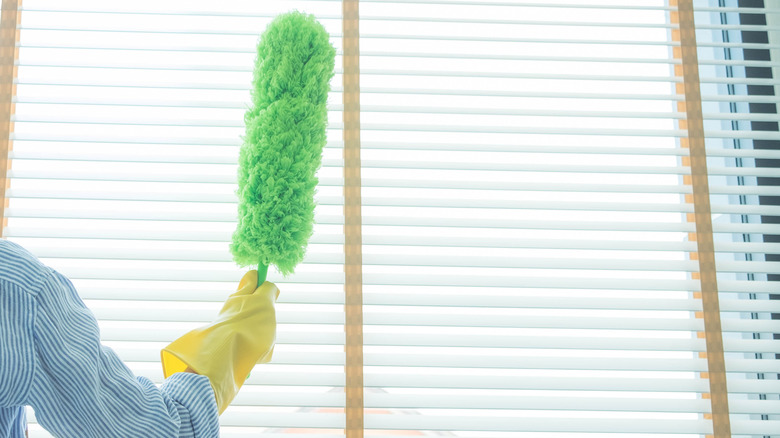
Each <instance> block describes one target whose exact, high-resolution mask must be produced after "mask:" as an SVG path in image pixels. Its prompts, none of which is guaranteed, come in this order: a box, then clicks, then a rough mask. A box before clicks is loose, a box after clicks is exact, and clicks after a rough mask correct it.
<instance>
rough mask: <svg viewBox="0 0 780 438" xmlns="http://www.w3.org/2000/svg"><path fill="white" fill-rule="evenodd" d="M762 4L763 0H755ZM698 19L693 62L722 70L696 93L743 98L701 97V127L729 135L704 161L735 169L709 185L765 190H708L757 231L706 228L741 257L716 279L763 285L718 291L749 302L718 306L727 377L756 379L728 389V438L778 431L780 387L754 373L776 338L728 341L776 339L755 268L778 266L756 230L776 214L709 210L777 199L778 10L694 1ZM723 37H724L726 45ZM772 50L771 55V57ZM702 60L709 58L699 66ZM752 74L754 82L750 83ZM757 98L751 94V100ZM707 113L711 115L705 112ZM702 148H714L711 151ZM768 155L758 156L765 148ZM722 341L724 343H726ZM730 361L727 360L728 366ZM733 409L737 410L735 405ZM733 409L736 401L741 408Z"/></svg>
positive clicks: (772, 376)
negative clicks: (740, 363) (749, 387)
mask: <svg viewBox="0 0 780 438" xmlns="http://www.w3.org/2000/svg"><path fill="white" fill-rule="evenodd" d="M762 3H763V4H762ZM696 6H697V10H699V11H700V12H699V13H698V14H697V16H696V20H697V24H699V23H701V24H703V25H706V26H705V27H703V28H702V29H701V30H700V31H699V32H698V33H697V39H699V40H701V41H704V42H707V43H710V44H711V45H712V46H711V47H702V48H700V50H699V57H700V59H701V60H702V66H701V68H702V69H703V71H707V72H708V75H709V76H716V77H720V78H723V83H712V84H702V87H701V89H702V94H710V93H718V94H720V95H723V96H741V97H742V98H747V99H748V100H747V101H745V102H733V103H729V104H724V103H714V102H710V103H705V104H704V108H703V112H704V113H705V114H704V119H705V127H706V128H708V129H710V130H716V131H717V130H730V131H731V132H732V133H733V135H732V138H729V139H726V138H723V137H720V138H718V137H712V138H708V139H707V143H706V144H707V150H708V154H709V155H710V157H711V158H710V164H711V165H713V166H720V167H728V168H732V169H734V172H735V173H734V174H732V175H729V176H725V175H712V176H711V177H710V182H711V184H713V185H728V186H732V187H761V189H762V190H763V189H769V190H770V191H771V192H770V193H766V194H747V193H744V194H741V195H727V194H724V193H712V194H711V197H710V198H711V204H712V206H713V216H712V218H713V222H715V223H720V224H726V223H729V224H734V225H743V226H745V227H746V228H747V227H749V226H750V225H749V224H751V225H752V224H755V225H757V226H758V227H761V228H764V229H761V228H758V229H756V230H749V229H743V230H739V229H735V230H733V231H729V232H720V233H716V234H715V238H716V239H717V242H716V250H718V251H717V253H716V258H717V262H718V263H719V264H720V263H730V262H731V261H739V262H743V261H744V262H749V263H750V264H748V265H744V266H743V267H742V268H741V269H739V270H736V271H723V270H720V271H719V274H718V276H719V280H720V281H721V282H722V283H723V282H728V281H739V282H741V283H743V284H745V285H753V284H765V285H767V286H768V287H767V288H764V291H763V292H760V291H757V290H755V289H754V288H749V287H745V288H742V289H741V290H721V293H720V296H721V302H722V303H745V304H748V303H749V304H751V305H754V304H755V305H756V306H755V310H752V311H749V312H745V311H739V310H736V309H733V308H722V309H721V315H722V317H721V318H722V321H723V331H724V333H723V339H724V347H725V351H726V371H727V379H728V385H729V387H731V386H732V385H734V384H743V383H751V382H758V383H760V386H757V387H756V388H755V389H754V390H753V391H749V392H745V393H741V392H731V393H730V394H729V404H730V406H733V408H732V409H731V421H732V424H735V423H736V424H738V425H742V427H741V428H737V427H735V426H733V427H732V430H733V432H734V435H735V436H750V437H765V436H777V434H778V433H780V432H778V431H780V421H778V420H780V416H779V415H778V412H777V409H776V408H777V406H780V391H778V388H775V387H774V383H775V382H778V373H776V372H768V373H767V372H765V371H763V369H762V368H763V367H762V365H767V364H773V363H777V362H778V360H777V359H778V354H780V345H774V346H773V347H772V348H770V349H769V351H760V350H762V349H760V348H759V349H754V350H753V351H737V350H735V349H734V348H733V344H731V343H733V342H741V341H744V340H747V341H751V342H763V341H769V342H777V341H776V340H777V339H778V338H780V334H779V333H780V332H778V327H774V326H766V325H764V324H765V323H774V322H776V321H777V319H778V313H777V309H775V308H773V304H774V303H776V302H777V298H778V296H777V295H775V294H776V293H777V292H778V291H780V287H779V286H778V283H777V280H778V278H779V277H778V276H777V274H776V273H774V272H761V271H762V270H761V269H755V266H756V265H755V264H756V263H767V264H769V265H770V266H780V263H778V261H779V260H780V259H778V256H777V254H778V252H777V251H776V250H775V249H773V248H762V247H761V245H762V244H765V243H772V242H777V239H776V237H777V234H778V233H777V232H776V231H774V230H767V229H765V228H766V227H767V226H769V225H770V224H771V223H776V222H777V221H776V219H777V217H778V215H777V214H776V213H769V212H765V211H761V212H756V213H755V214H751V213H746V214H726V213H715V209H716V208H723V207H724V206H726V205H732V206H736V205H743V206H746V205H755V206H759V207H760V208H772V207H773V206H774V205H777V202H776V200H777V199H778V198H777V196H778V195H777V193H776V191H777V190H778V189H779V185H778V181H780V180H779V179H778V178H780V168H778V162H779V161H778V159H779V158H780V156H777V155H776V154H777V153H779V152H780V148H779V147H778V144H779V143H778V141H780V134H778V127H777V121H776V120H773V119H772V117H774V116H776V115H777V108H776V102H777V98H776V94H775V86H776V84H777V76H776V72H777V69H776V68H775V67H774V66H773V65H772V63H773V60H774V62H776V61H777V57H776V51H773V50H772V49H773V44H774V45H776V44H777V43H778V42H780V38H778V36H777V35H778V32H777V31H776V30H775V29H773V27H772V25H771V22H772V20H773V19H774V20H775V21H774V23H777V21H776V18H777V14H778V13H780V9H778V5H777V2H771V1H768V2H728V1H727V2H716V1H699V2H696ZM724 44H728V45H725V46H724ZM770 51H773V52H774V53H773V55H775V56H772V55H770ZM723 60H729V62H730V63H731V64H732V65H729V66H725V65H715V63H714V62H715V61H717V62H720V61H723ZM708 64H710V65H708ZM756 81H758V82H756ZM754 98H756V99H761V100H762V103H759V102H758V101H755V102H753V101H751V99H754ZM712 113H717V114H719V115H718V116H715V117H712V115H714V114H712ZM744 114H751V115H753V116H756V117H757V118H756V120H750V121H748V120H743V119H741V115H744ZM724 150H731V151H734V150H739V151H743V152H742V153H744V155H743V156H741V157H723V156H722V154H720V152H721V151H724ZM710 151H712V152H713V153H711V154H710ZM767 153H768V154H773V155H770V156H766V155H764V154H767ZM757 169H761V172H765V175H762V176H753V175H752V174H753V170H757ZM731 242H738V243H744V244H748V245H749V246H747V247H745V249H744V251H738V252H730V251H724V250H722V249H721V248H719V247H718V243H724V244H728V243H731ZM737 321H739V323H740V324H743V329H745V331H735V330H733V327H731V328H729V325H730V324H732V323H734V322H737ZM729 344H731V345H729ZM742 359H747V360H751V361H752V363H753V365H752V367H753V368H752V369H750V370H744V369H736V368H735V367H734V366H733V364H730V363H729V361H730V360H742ZM730 365H731V366H730ZM735 408H736V409H735ZM740 408H741V409H740Z"/></svg>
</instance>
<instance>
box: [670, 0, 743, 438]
mask: <svg viewBox="0 0 780 438" xmlns="http://www.w3.org/2000/svg"><path fill="white" fill-rule="evenodd" d="M677 7H678V20H679V26H680V48H681V58H682V65H683V81H684V87H685V110H686V125H687V130H688V137H687V140H688V148H689V150H690V167H691V185H692V188H693V204H694V212H695V213H694V214H695V219H696V244H697V258H698V260H699V276H700V281H701V300H702V309H703V317H704V331H705V339H706V345H707V371H708V372H707V374H708V377H709V384H710V401H711V403H712V428H713V436H714V437H716V438H727V437H731V426H730V420H729V407H728V390H727V388H726V365H725V358H724V352H723V334H722V330H721V321H720V305H719V302H718V284H717V278H716V276H717V271H716V268H715V249H714V242H713V232H712V212H711V208H710V194H709V183H708V180H707V178H708V173H707V156H706V151H705V147H704V120H703V117H702V105H701V88H700V82H699V67H698V56H697V53H696V50H697V47H696V33H695V25H694V19H693V2H692V1H691V0H680V1H679V2H678V5H677Z"/></svg>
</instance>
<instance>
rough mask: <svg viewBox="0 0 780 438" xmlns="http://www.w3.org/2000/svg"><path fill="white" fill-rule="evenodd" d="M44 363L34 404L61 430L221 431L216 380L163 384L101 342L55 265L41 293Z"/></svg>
mask: <svg viewBox="0 0 780 438" xmlns="http://www.w3.org/2000/svg"><path fill="white" fill-rule="evenodd" d="M36 301H37V309H36V318H35V325H36V334H37V336H36V343H37V345H36V347H37V348H36V351H37V356H38V357H37V367H36V372H35V378H34V383H33V385H32V390H31V392H30V395H29V401H28V403H29V404H30V405H31V406H33V408H34V409H35V413H36V418H37V419H38V422H39V423H40V424H41V425H42V426H43V427H44V428H46V429H47V430H48V431H50V432H51V433H53V434H54V435H55V436H62V437H79V438H89V437H95V438H109V437H116V438H132V437H139V438H140V437H144V438H147V437H155V438H175V437H184V436H187V437H195V438H213V437H217V436H219V422H218V413H217V406H216V401H215V398H214V392H213V390H212V388H211V385H210V382H209V379H208V378H207V377H205V376H201V375H197V374H193V373H177V374H174V375H172V376H170V377H169V378H168V379H166V380H165V382H163V384H162V386H161V387H160V388H157V386H155V385H154V384H153V383H152V382H151V381H150V380H149V379H147V378H145V377H136V376H135V375H134V374H133V373H132V372H131V371H130V369H129V368H128V367H127V366H126V365H125V364H124V363H123V362H122V361H121V359H120V358H119V357H118V356H117V355H116V353H115V352H114V351H113V350H112V349H110V348H108V347H106V346H103V345H101V344H100V332H99V330H98V326H97V322H96V320H95V318H94V316H93V315H92V312H90V311H89V310H88V309H87V307H86V306H85V305H84V303H83V302H82V301H81V299H80V298H79V296H78V294H77V292H76V290H75V288H74V287H73V285H72V284H71V282H70V281H69V280H68V279H67V278H65V277H64V276H62V275H60V274H59V273H57V272H51V273H50V275H49V276H48V278H46V280H45V281H44V282H43V286H42V288H41V290H40V292H39V293H38V294H37V297H36Z"/></svg>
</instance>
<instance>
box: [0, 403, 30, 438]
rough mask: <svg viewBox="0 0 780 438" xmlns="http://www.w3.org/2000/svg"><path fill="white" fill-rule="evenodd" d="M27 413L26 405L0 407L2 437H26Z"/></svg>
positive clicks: (0, 432) (0, 436)
mask: <svg viewBox="0 0 780 438" xmlns="http://www.w3.org/2000/svg"><path fill="white" fill-rule="evenodd" d="M25 431H27V414H26V413H25V411H24V406H14V407H12V408H0V438H24V434H25Z"/></svg>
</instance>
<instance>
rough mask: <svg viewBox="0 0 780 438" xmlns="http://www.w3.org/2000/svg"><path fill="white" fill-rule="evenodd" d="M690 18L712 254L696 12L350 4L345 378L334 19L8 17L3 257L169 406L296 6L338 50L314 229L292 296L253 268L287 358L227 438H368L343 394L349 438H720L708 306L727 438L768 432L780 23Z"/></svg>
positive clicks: (652, 7)
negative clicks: (45, 270) (715, 308)
mask: <svg viewBox="0 0 780 438" xmlns="http://www.w3.org/2000/svg"><path fill="white" fill-rule="evenodd" d="M680 3H682V2H680ZM693 3H694V11H695V23H696V40H697V44H698V65H696V67H697V68H698V72H699V81H700V87H699V90H700V92H701V107H702V111H703V128H704V132H703V134H704V145H705V146H706V152H707V157H708V161H707V171H708V175H709V180H708V181H709V187H708V189H709V193H710V196H709V198H708V199H709V200H710V202H711V212H712V215H711V219H712V227H713V233H711V234H709V233H706V232H705V231H703V230H702V229H700V227H701V224H700V223H697V220H696V218H695V217H694V213H695V211H697V208H700V207H701V203H699V204H697V205H695V204H694V199H693V196H694V190H695V189H694V187H693V186H692V182H691V175H692V174H694V173H695V172H696V169H692V164H691V152H690V148H691V147H692V146H691V144H692V143H693V142H694V141H695V140H694V139H693V138H694V137H695V135H692V134H691V132H692V131H689V124H692V123H694V120H693V119H690V118H689V116H688V114H687V112H686V110H687V109H689V107H690V106H691V105H695V102H694V101H692V100H690V99H691V98H690V95H686V92H685V85H686V81H689V82H688V85H690V78H686V77H685V76H684V74H683V73H684V67H685V66H684V64H685V60H684V59H683V57H682V55H681V47H682V43H681V38H682V37H681V31H680V29H681V27H683V26H687V25H689V23H690V22H687V21H685V22H684V21H683V20H684V18H685V17H684V16H683V11H682V9H683V5H681V7H680V8H679V9H678V5H677V2H676V1H674V0H670V1H663V0H638V1H625V0H623V1H617V0H614V1H610V0H599V1H586V0H563V1H561V2H553V3H550V2H525V1H504V0H492V1H472V2H467V1H459V0H428V1H425V2H422V1H411V0H395V1H389V0H363V1H360V2H359V7H360V20H359V41H358V42H359V47H360V57H359V66H360V70H359V73H360V74H359V81H360V91H359V102H360V112H359V119H360V131H359V135H360V139H359V140H360V141H359V146H360V156H361V162H360V165H361V168H360V173H361V185H360V190H361V199H360V201H361V208H360V212H361V214H362V216H361V220H360V227H359V231H360V233H361V234H362V245H361V246H360V248H359V249H360V252H361V257H362V265H361V271H360V272H361V273H362V281H361V282H360V283H359V284H358V286H359V287H358V288H357V289H356V290H357V291H358V293H359V294H360V299H362V302H363V306H362V318H363V324H362V325H361V326H360V328H361V329H362V332H363V344H362V348H360V350H361V351H362V353H363V355H362V359H363V364H362V365H363V366H358V367H352V370H350V371H345V365H348V364H347V359H346V355H345V352H344V351H345V348H352V347H347V344H348V343H349V342H352V341H351V340H349V341H348V340H347V337H346V336H345V319H346V318H347V316H346V315H345V312H344V304H345V292H344V284H345V274H344V269H345V264H344V263H345V256H344V251H345V234H344V233H345V231H344V223H345V220H347V219H348V218H345V216H344V203H345V198H344V196H345V195H344V187H343V185H344V176H343V172H344V166H345V165H347V166H349V165H350V164H348V163H347V164H345V161H344V159H343V157H342V153H343V147H344V138H343V134H344V128H347V129H348V128H349V126H347V125H344V123H343V120H342V118H343V116H344V111H351V110H350V109H349V108H348V107H346V106H345V105H344V102H343V97H344V96H343V92H344V91H346V92H347V93H349V92H350V90H348V89H346V88H344V87H343V84H342V79H343V75H342V73H346V72H348V70H347V69H348V68H349V66H348V65H343V64H342V60H343V59H344V58H345V57H346V56H342V54H343V49H344V47H345V41H343V40H344V38H343V36H344V37H346V35H343V33H342V32H343V30H342V24H343V23H342V2H338V1H329V0H309V1H272V2H260V3H258V2H249V1H245V0H230V1H226V2H221V3H220V4H219V5H218V6H215V5H214V3H213V2H204V1H181V0H163V1H155V2H151V1H137V2H131V3H114V2H110V3H106V2H99V1H95V0H76V1H70V2H67V3H63V2H54V1H51V0H26V1H25V2H24V3H23V4H22V6H21V7H20V12H19V13H20V14H21V22H20V29H21V32H20V34H19V38H18V41H17V44H18V47H19V52H18V59H17V60H16V63H17V65H18V73H17V74H16V76H15V78H14V84H15V86H16V88H15V93H14V97H13V98H14V104H15V107H14V111H13V113H12V114H11V115H10V117H11V119H10V120H11V121H12V122H13V132H12V133H11V135H10V144H11V145H12V147H11V148H9V152H8V155H9V158H10V163H11V166H10V170H9V171H8V175H7V184H8V188H7V190H6V191H5V197H6V201H7V208H5V209H4V210H3V212H2V213H0V215H2V216H4V218H6V219H7V224H6V225H5V226H4V227H3V228H2V232H3V236H4V237H7V238H9V239H12V240H15V241H17V242H19V243H21V244H23V245H24V246H26V247H28V248H29V249H31V250H32V251H33V252H34V253H35V254H36V255H38V256H39V257H41V258H42V259H43V260H44V261H45V262H46V263H48V264H49V265H51V266H53V267H55V268H57V269H58V270H60V271H61V272H63V273H64V274H66V275H68V276H69V277H70V278H72V279H73V280H74V283H75V284H76V286H77V288H78V289H79V291H80V293H81V294H82V297H83V298H84V299H85V301H86V302H87V304H88V305H89V306H90V308H92V309H93V311H94V312H95V314H96V316H97V317H98V319H99V320H100V324H101V330H102V336H103V339H104V341H105V343H106V344H107V345H109V346H111V347H113V348H115V349H116V351H117V352H118V353H119V354H120V356H121V357H122V358H123V359H124V360H125V361H127V363H128V365H129V366H130V368H131V369H132V370H133V371H134V372H136V373H138V374H143V375H146V376H149V377H151V378H153V379H155V380H156V381H157V382H159V381H160V380H161V378H162V373H161V369H160V365H159V363H158V361H159V350H160V348H162V346H164V345H165V344H166V343H167V342H169V341H170V340H172V339H174V338H176V337H177V336H179V335H180V334H182V333H184V332H185V331H186V330H188V329H190V328H192V327H195V326H198V325H200V324H202V323H204V322H207V321H209V320H210V319H211V318H212V317H213V315H214V314H215V313H216V311H217V310H218V308H219V306H220V304H221V302H222V301H223V300H224V298H225V297H226V295H227V294H228V293H229V292H230V291H231V289H232V288H233V287H235V284H236V282H237V281H238V279H240V276H241V273H242V270H241V269H238V268H237V267H235V265H234V264H233V263H232V261H231V257H230V253H229V251H228V247H227V242H228V241H229V239H230V234H231V233H232V231H233V229H234V227H235V224H234V221H235V219H234V217H235V197H234V194H233V191H234V189H235V188H234V184H235V172H236V164H235V163H236V159H237V155H238V146H239V145H240V136H241V135H242V133H243V112H244V109H245V107H246V104H247V102H248V97H249V94H248V90H249V82H250V78H251V71H252V66H253V58H254V48H255V44H256V40H257V36H258V35H259V33H260V32H262V30H263V29H264V27H265V25H266V24H267V23H268V22H269V21H270V19H271V18H272V17H273V16H274V15H276V14H278V13H280V12H283V11H287V10H289V9H292V8H297V9H300V10H304V11H307V12H310V13H313V14H315V15H316V16H317V17H318V19H319V20H320V21H321V22H322V23H323V25H325V27H326V28H327V29H328V30H329V32H330V33H331V36H332V41H333V44H334V46H335V47H336V48H337V50H338V51H339V52H338V55H337V58H336V65H337V69H336V70H337V72H336V76H335V78H334V80H333V83H332V91H331V95H330V112H329V120H330V126H329V129H328V146H327V147H326V150H325V154H324V161H323V167H322V169H321V171H320V173H319V177H320V188H319V193H318V201H319V206H318V210H317V226H316V232H315V235H314V237H313V238H312V241H311V243H310V249H309V254H308V256H307V259H306V262H305V263H303V264H302V265H300V266H299V268H298V269H297V271H296V273H295V274H294V275H293V276H291V277H289V278H283V277H281V276H279V275H277V274H276V273H273V272H271V273H269V279H271V280H272V281H275V282H276V283H277V284H278V285H279V287H280V289H281V290H282V295H281V297H280V306H279V318H280V319H279V321H280V324H279V336H278V346H277V348H276V352H275V358H274V361H273V362H272V363H271V364H268V365H263V366H261V367H258V368H257V369H256V371H255V372H254V373H253V374H252V376H251V379H250V381H249V382H248V385H247V386H246V387H245V388H244V389H243V390H242V392H241V394H240V395H239V397H238V398H237V399H236V401H235V403H234V405H233V406H231V408H229V409H228V411H227V412H226V413H225V414H224V415H223V416H222V417H221V422H222V425H223V431H222V434H223V436H227V437H234V436H235V437H239V436H254V435H256V434H260V433H262V434H264V435H268V436H296V434H301V435H300V436H327V437H338V436H346V437H347V438H353V437H354V436H357V435H355V429H354V426H352V424H351V423H350V421H349V419H348V417H347V416H348V415H352V414H347V413H345V411H346V408H347V407H348V406H351V404H350V403H353V402H354V401H348V400H347V398H346V397H345V391H344V388H345V385H346V382H347V381H348V380H349V379H351V378H352V377H355V376H354V375H352V374H351V373H353V372H354V370H358V374H359V375H360V377H361V378H362V379H363V384H364V391H363V400H362V403H363V405H364V406H365V411H364V415H363V416H362V417H361V418H362V421H363V423H362V424H363V425H364V428H365V434H366V435H367V436H372V435H374V436H381V437H395V436H453V437H463V438H475V437H480V438H509V437H512V438H516V437H547V438H552V437H564V436H565V437H586V436H595V435H598V436H603V435H605V434H610V435H609V436H610V437H613V438H618V437H620V438H628V437H632V438H633V437H644V436H650V435H651V434H652V435H653V436H656V437H658V436H661V437H666V438H672V437H679V438H682V437H699V436H704V435H708V434H712V433H713V420H712V416H713V415H714V416H715V417H716V421H721V420H722V419H723V418H724V417H723V415H722V414H720V413H718V412H713V408H712V403H711V402H710V399H709V397H710V396H711V391H712V390H711V388H710V386H709V382H710V380H709V377H710V376H711V375H712V374H713V373H711V369H710V367H711V366H712V364H713V361H717V355H716V354H714V353H711V354H709V356H708V347H707V343H706V336H705V333H706V332H708V331H709V333H710V334H712V333H713V330H714V329H713V328H712V325H710V323H709V321H710V320H708V322H707V324H705V321H704V318H705V315H703V313H702V312H703V307H702V294H708V293H709V295H707V296H708V297H710V298H712V297H713V296H716V297H718V298H719V301H720V309H721V312H720V314H719V316H720V321H721V324H722V333H720V332H716V333H715V334H716V337H719V338H721V339H722V341H723V349H724V350H725V353H724V354H723V360H722V363H723V364H725V370H726V372H727V374H726V381H727V383H728V393H727V394H726V393H723V394H721V395H724V396H725V395H727V396H728V402H729V406H728V408H729V410H728V411H727V414H728V415H726V418H729V419H730V425H729V429H730V430H731V434H732V435H733V436H740V437H768V436H778V435H776V434H777V431H778V430H780V420H779V419H778V415H780V400H779V399H778V394H780V383H778V374H780V365H779V364H780V362H778V361H777V357H776V355H777V354H780V344H778V342H780V341H778V336H779V335H778V333H780V324H778V322H777V316H776V315H777V314H780V301H778V300H777V299H776V297H777V295H774V294H777V293H778V290H780V289H778V288H777V286H776V285H775V284H774V282H775V281H776V280H777V275H778V274H780V266H778V263H777V261H778V259H777V254H780V247H778V244H777V239H776V238H777V236H778V235H780V229H778V226H777V220H776V219H777V217H778V216H780V214H779V213H778V212H779V210H777V206H776V205H777V204H776V202H775V201H776V200H777V196H780V191H778V184H777V182H778V178H780V172H778V170H777V162H778V161H777V160H780V152H778V150H777V141H778V140H780V137H778V133H777V122H778V118H777V112H776V108H775V103H776V97H775V95H774V84H775V82H776V81H775V79H774V78H775V77H776V76H775V75H774V73H773V72H774V71H776V67H777V57H776V56H775V54H776V53H777V50H776V49H777V45H778V38H780V37H778V36H777V35H778V32H780V30H778V29H780V28H778V27H777V26H778V23H777V21H776V20H777V19H778V17H780V8H778V5H777V3H776V2H774V1H766V3H764V2H761V1H751V2H747V1H739V2H737V1H732V0H720V1H716V0H696V1H694V2H693ZM353 4H354V3H353ZM345 19H349V18H348V17H347V18H345ZM773 20H774V21H773ZM352 42H354V41H352ZM689 68H690V67H689ZM773 69H774V70H773ZM352 115H353V116H354V115H355V114H352ZM691 126H693V125H691ZM0 151H2V148H1V147H0ZM694 165H695V163H694ZM0 176H1V175H0ZM0 179H3V178H0ZM4 185H5V184H0V186H4ZM699 187H700V186H699ZM773 202H774V203H773ZM707 235H709V236H710V239H712V240H714V250H715V259H716V267H717V280H718V282H717V287H718V289H717V290H718V291H719V293H718V294H717V295H713V294H712V293H710V292H707V290H708V289H707V287H703V286H702V281H701V280H700V275H704V273H702V272H701V268H700V265H699V262H698V257H699V248H698V246H697V243H698V242H699V241H701V240H702V239H704V240H706V238H707ZM711 273H713V274H714V273H715V271H711ZM346 281H352V280H346ZM703 289H704V290H703ZM708 315H710V316H709V317H711V313H710V314H708ZM350 339H351V338H350ZM350 345H351V344H350ZM358 347H360V346H358ZM350 360H351V359H350ZM716 364H717V363H716ZM713 396H714V397H716V398H717V397H718V395H713ZM719 412H720V411H719ZM350 418H352V417H350ZM594 434H595V435H594ZM31 436H32V437H45V436H48V435H46V434H45V432H44V431H42V429H40V428H33V429H31Z"/></svg>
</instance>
